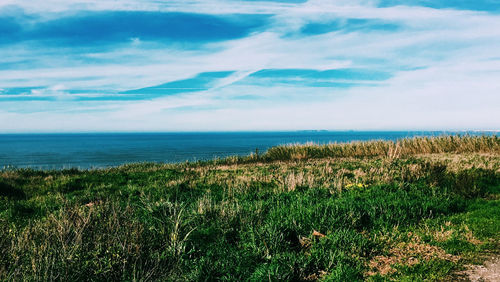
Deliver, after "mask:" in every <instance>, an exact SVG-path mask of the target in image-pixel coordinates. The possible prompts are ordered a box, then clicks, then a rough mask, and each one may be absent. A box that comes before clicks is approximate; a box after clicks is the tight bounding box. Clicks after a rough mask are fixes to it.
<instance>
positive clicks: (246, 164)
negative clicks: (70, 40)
mask: <svg viewBox="0 0 500 282" xmlns="http://www.w3.org/2000/svg"><path fill="white" fill-rule="evenodd" d="M499 148H500V139H499V138H498V137H496V136H489V137H486V136H483V137H469V136H463V137H456V136H454V137H435V138H414V139H405V140H400V141H398V142H385V141H373V142H364V143H351V144H330V145H321V146H320V145H312V144H308V145H293V146H281V147H275V148H271V149H270V150H269V151H268V152H266V153H264V154H262V155H252V156H247V157H231V158H227V159H222V160H215V161H205V162H197V163H181V164H151V163H145V164H131V165H125V166H121V167H116V168H109V169H100V170H86V171H80V170H74V169H73V170H60V171H58V170H54V171H38V170H31V169H4V170H3V171H0V250H1V252H0V280H231V281H233V280H250V281H262V280H266V281H269V280H273V281H274V280H333V281H344V280H349V279H350V280H370V281H384V280H393V279H394V280H442V279H451V278H450V277H452V276H451V275H453V273H454V272H455V271H457V270H459V269H460V268H461V267H462V266H463V265H464V264H467V263H479V262H480V261H481V258H482V254H484V253H488V252H495V251H498V244H499V242H500V241H499V240H500V195H499V192H500V149H499Z"/></svg>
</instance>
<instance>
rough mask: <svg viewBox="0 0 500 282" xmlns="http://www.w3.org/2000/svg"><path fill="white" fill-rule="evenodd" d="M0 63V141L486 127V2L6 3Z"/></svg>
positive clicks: (499, 13) (493, 64) (491, 77)
mask: <svg viewBox="0 0 500 282" xmlns="http://www.w3.org/2000/svg"><path fill="white" fill-rule="evenodd" d="M0 55H1V56H0V133H2V132H80V131H85V132H87V131H212V130H215V131H238V130H301V129H329V130H351V129H355V130H424V129H430V130H433V129H436V130H450V129H451V130H454V129H456V130H461V129H468V130H472V129H477V130H488V129H493V130H498V129H500V0H476V1H472V0H469V1H466V0H461V1H451V0H437V1H428V0H404V1H391V0H380V1H377V0H350V1H348V0H339V1H335V0H309V1H306V0H288V1H286V0H274V1H270V0H269V1H255V0H205V1H201V0H192V1H182V0H169V1H153V0H151V1H149V0H144V1H138V0H123V1H112V0H90V1H80V0H64V1H63V0H46V1H43V2H33V1H21V0H4V1H2V2H1V3H0Z"/></svg>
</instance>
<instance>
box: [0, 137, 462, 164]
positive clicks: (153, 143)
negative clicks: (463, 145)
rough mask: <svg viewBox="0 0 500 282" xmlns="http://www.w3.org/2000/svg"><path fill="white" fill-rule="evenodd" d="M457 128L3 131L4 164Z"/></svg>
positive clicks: (127, 157) (173, 154)
mask: <svg viewBox="0 0 500 282" xmlns="http://www.w3.org/2000/svg"><path fill="white" fill-rule="evenodd" d="M442 134H455V133H454V132H442V131H440V132H435V131H434V132H429V131H427V132H422V131H418V132H417V131H397V132H396V131H391V132H380V131H377V132H368V131H367V132H360V131H297V132H227V133H88V134H87V133H86V134H83V133H82V134H0V169H1V168H4V167H18V168H26V167H29V168H36V169H65V168H80V169H89V168H103V167H110V166H117V165H121V164H126V163H134V162H158V163H174V162H183V161H196V160H209V159H214V158H223V157H226V156H230V155H248V154H250V153H251V152H255V150H256V149H258V150H259V152H262V153H263V152H265V151H266V150H267V149H268V148H269V147H272V146H276V145H281V144H291V143H306V142H314V143H330V142H349V141H361V140H373V139H378V140H396V139H399V138H404V137H412V136H431V135H442Z"/></svg>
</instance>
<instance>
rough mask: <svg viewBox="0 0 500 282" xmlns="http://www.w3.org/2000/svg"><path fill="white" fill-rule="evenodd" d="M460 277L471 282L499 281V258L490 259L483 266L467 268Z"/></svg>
mask: <svg viewBox="0 0 500 282" xmlns="http://www.w3.org/2000/svg"><path fill="white" fill-rule="evenodd" d="M461 276H462V277H463V278H465V279H467V280H470V281H473V282H479V281H481V282H483V281H484V282H490V281H491V282H497V281H500V256H497V257H494V258H491V259H490V260H488V261H486V262H485V263H484V265H472V266H469V267H468V269H467V270H466V271H464V272H463V273H461Z"/></svg>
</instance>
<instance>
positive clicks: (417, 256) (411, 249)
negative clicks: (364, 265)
mask: <svg viewBox="0 0 500 282" xmlns="http://www.w3.org/2000/svg"><path fill="white" fill-rule="evenodd" d="M408 239H409V240H410V242H399V243H395V244H393V246H392V247H391V248H390V249H389V251H388V254H387V255H385V256H375V257H374V258H372V259H371V260H370V261H369V262H368V266H369V268H370V271H368V272H367V273H366V274H367V275H368V276H374V275H377V274H380V275H382V276H385V275H388V274H392V273H395V272H396V271H397V270H396V267H397V265H405V266H414V265H416V264H419V263H421V262H422V261H430V260H433V259H439V260H447V261H451V262H455V263H456V262H458V261H459V260H460V256H455V255H451V254H448V253H446V252H445V251H444V250H443V249H441V248H439V247H437V246H431V245H429V244H426V243H424V242H423V241H422V239H421V238H420V236H418V235H416V234H413V233H411V232H409V233H408Z"/></svg>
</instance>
